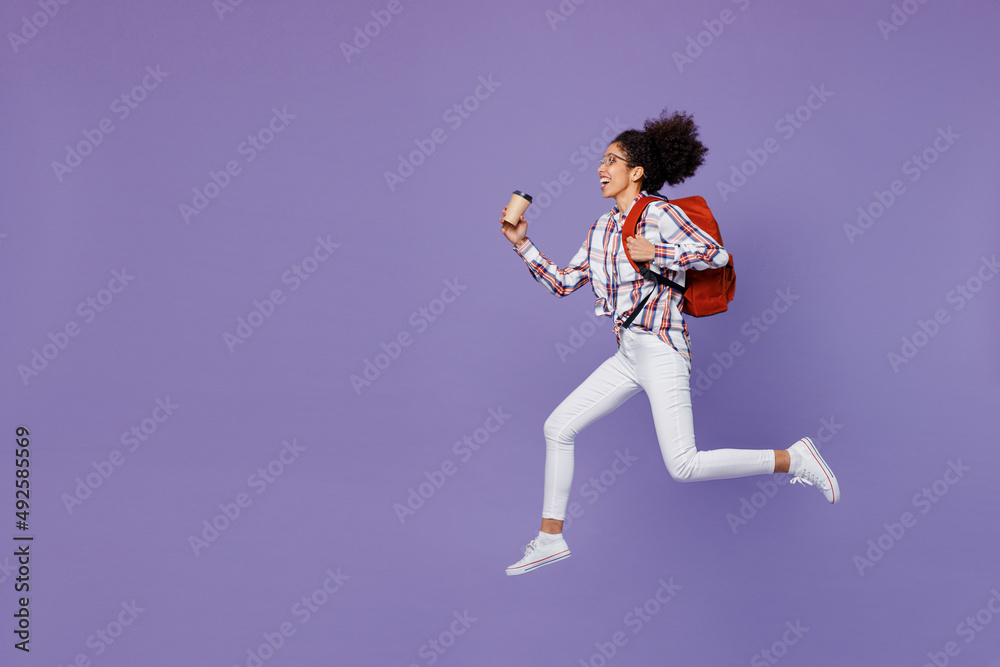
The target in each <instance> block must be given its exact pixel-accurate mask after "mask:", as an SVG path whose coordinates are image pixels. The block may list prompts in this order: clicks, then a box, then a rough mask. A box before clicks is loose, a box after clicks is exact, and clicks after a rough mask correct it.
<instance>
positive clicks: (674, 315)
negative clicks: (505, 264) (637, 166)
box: [514, 192, 729, 361]
mask: <svg viewBox="0 0 1000 667" xmlns="http://www.w3.org/2000/svg"><path fill="white" fill-rule="evenodd" d="M646 194H647V193H646V192H640V193H639V195H638V196H636V198H635V199H633V200H632V204H635V202H636V201H638V200H639V197H642V196H645V195H646ZM631 206H632V205H631V204H630V205H629V207H630V208H631ZM626 215H627V211H626V213H622V212H621V211H619V210H618V205H617V204H616V205H615V207H614V208H612V209H611V210H610V211H609V212H607V213H605V214H604V215H602V216H601V217H600V218H598V219H597V222H595V223H594V224H593V225H591V227H590V232H589V233H588V234H587V240H586V241H584V242H583V245H582V246H581V247H580V250H579V251H577V253H576V254H575V255H574V256H573V259H571V260H570V262H569V266H567V267H566V268H564V269H560V268H559V267H558V266H556V265H555V263H553V262H552V261H551V260H549V259H548V258H547V257H545V255H543V254H542V253H541V252H539V251H538V249H537V248H536V247H535V246H534V244H532V243H531V241H530V240H529V239H525V240H524V241H523V242H522V243H521V245H520V246H516V247H515V248H514V251H515V252H517V254H519V255H520V256H521V257H522V259H524V261H525V263H526V264H527V265H528V269H529V270H530V271H531V275H532V276H533V277H534V278H535V280H537V281H538V282H539V283H541V284H542V286H543V287H545V289H547V290H548V291H549V292H551V293H552V294H555V295H556V296H559V297H562V296H566V295H567V294H569V293H570V292H573V291H575V290H576V289H577V288H579V287H582V286H583V285H585V284H586V283H587V282H590V284H591V287H592V288H593V290H594V295H595V296H596V297H597V303H596V304H595V308H594V310H595V312H596V313H597V314H598V315H600V316H606V317H612V318H613V319H614V322H615V326H614V332H615V336H616V337H618V333H619V331H620V329H621V325H622V322H624V321H625V320H626V319H628V316H629V315H631V314H632V309H633V308H634V307H635V306H636V305H637V304H638V303H639V302H640V301H641V300H642V298H643V296H645V295H646V294H648V293H649V291H650V289H653V290H655V292H656V293H655V294H653V296H651V297H650V298H649V301H647V302H646V305H645V306H644V308H643V311H642V312H641V313H640V314H639V316H638V317H637V318H636V320H635V321H634V322H633V323H632V326H633V327H638V328H639V329H645V330H646V331H651V332H653V333H655V334H656V335H657V336H659V337H660V339H661V340H663V342H665V343H667V344H668V345H670V346H671V347H673V348H674V349H675V350H677V351H678V352H679V353H680V354H681V355H683V356H684V357H685V358H686V359H688V360H689V361H690V359H691V341H690V339H689V338H688V330H687V324H685V322H684V318H683V317H682V316H681V312H680V304H681V300H682V298H683V297H682V295H681V294H678V293H677V291H676V290H673V289H670V288H668V287H665V286H663V285H660V284H659V283H657V284H656V285H652V284H651V283H646V281H645V280H644V279H643V277H642V276H641V275H639V273H638V272H637V271H636V270H635V269H634V268H632V264H631V263H629V261H628V255H626V254H625V248H624V247H623V245H622V225H623V224H624V223H625V218H626ZM636 233H637V234H640V235H642V236H644V237H645V238H646V239H647V240H649V242H650V243H652V244H653V246H654V248H655V252H656V256H655V257H654V259H653V260H652V261H650V263H649V264H650V268H651V269H653V271H655V272H656V273H659V274H661V275H665V276H666V277H667V278H669V279H670V280H672V281H674V282H675V283H678V284H680V285H684V284H685V282H684V274H685V271H687V270H691V269H693V270H696V271H697V270H701V269H713V268H718V267H721V266H725V265H726V263H727V262H728V261H729V253H727V252H726V250H725V249H724V248H723V247H722V246H720V245H718V244H717V243H716V242H715V240H714V239H712V237H710V236H709V235H708V234H706V233H705V232H703V231H702V230H700V229H698V228H697V227H695V225H694V224H693V223H692V222H691V220H690V219H688V217H687V215H685V213H684V211H682V210H681V209H680V208H679V207H677V206H674V205H673V204H668V203H666V202H662V201H660V202H653V203H652V204H650V205H649V206H648V207H647V208H646V210H645V212H643V214H642V215H641V216H640V218H639V222H638V224H637V225H636Z"/></svg>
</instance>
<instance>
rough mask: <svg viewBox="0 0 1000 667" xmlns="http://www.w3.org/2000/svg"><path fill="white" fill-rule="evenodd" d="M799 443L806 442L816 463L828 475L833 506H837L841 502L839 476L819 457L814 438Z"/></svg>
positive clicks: (804, 439) (803, 439)
mask: <svg viewBox="0 0 1000 667" xmlns="http://www.w3.org/2000/svg"><path fill="white" fill-rule="evenodd" d="M799 442H804V443H805V445H806V447H807V448H808V449H809V453H810V454H812V456H813V458H814V459H816V463H818V464H819V467H820V468H822V469H823V472H824V473H825V474H826V479H827V481H828V482H830V491H831V492H832V494H833V500H831V501H830V504H831V505H835V504H837V502H838V501H839V500H840V485H839V484H837V476H836V475H834V474H833V471H832V470H830V466H828V465H827V464H826V461H824V460H823V457H822V456H820V455H819V451H818V450H817V449H816V445H814V444H813V441H812V438H802V439H801V440H800V441H799Z"/></svg>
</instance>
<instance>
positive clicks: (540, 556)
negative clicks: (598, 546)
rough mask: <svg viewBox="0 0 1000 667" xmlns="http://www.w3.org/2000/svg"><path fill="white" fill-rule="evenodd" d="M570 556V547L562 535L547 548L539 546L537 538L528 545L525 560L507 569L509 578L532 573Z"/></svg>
mask: <svg viewBox="0 0 1000 667" xmlns="http://www.w3.org/2000/svg"><path fill="white" fill-rule="evenodd" d="M569 556H570V553H569V546H568V545H567V544H566V540H564V539H563V537H562V535H560V536H559V539H558V540H556V541H555V542H552V543H551V544H549V545H548V546H545V547H543V546H541V544H539V541H538V538H537V537H536V538H535V539H533V540H531V542H529V543H528V547H527V548H526V549H525V550H524V558H522V559H521V560H519V561H517V562H516V563H514V564H513V565H511V566H510V567H508V568H507V576H514V575H515V574H524V573H525V572H531V571H532V570H534V569H537V568H539V567H541V566H543V565H548V564H549V563H555V562H556V561H558V560H562V559H563V558H569Z"/></svg>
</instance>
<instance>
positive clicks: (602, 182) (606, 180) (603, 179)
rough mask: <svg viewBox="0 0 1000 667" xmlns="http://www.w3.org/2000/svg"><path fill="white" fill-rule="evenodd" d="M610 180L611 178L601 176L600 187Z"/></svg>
mask: <svg viewBox="0 0 1000 667" xmlns="http://www.w3.org/2000/svg"><path fill="white" fill-rule="evenodd" d="M610 182H611V179H610V178H608V177H607V176H605V177H604V178H602V179H601V189H602V190H603V189H604V186H605V185H607V184H608V183H610Z"/></svg>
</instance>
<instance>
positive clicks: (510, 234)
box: [500, 206, 528, 246]
mask: <svg viewBox="0 0 1000 667" xmlns="http://www.w3.org/2000/svg"><path fill="white" fill-rule="evenodd" d="M505 215H507V207H506V206H504V207H503V212H502V213H501V214H500V231H501V232H502V233H503V235H504V236H506V237H507V240H508V241H510V242H511V243H513V244H514V245H515V246H518V245H521V242H522V241H523V240H524V239H525V237H527V235H528V221H527V220H525V219H524V216H523V215H522V216H521V219H520V220H518V221H517V224H516V225H512V224H510V223H509V222H507V221H506V220H504V219H503V216H505Z"/></svg>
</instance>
